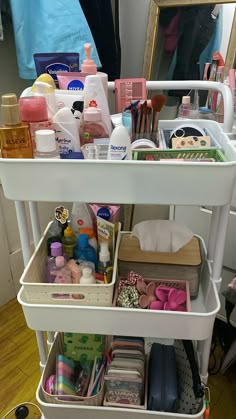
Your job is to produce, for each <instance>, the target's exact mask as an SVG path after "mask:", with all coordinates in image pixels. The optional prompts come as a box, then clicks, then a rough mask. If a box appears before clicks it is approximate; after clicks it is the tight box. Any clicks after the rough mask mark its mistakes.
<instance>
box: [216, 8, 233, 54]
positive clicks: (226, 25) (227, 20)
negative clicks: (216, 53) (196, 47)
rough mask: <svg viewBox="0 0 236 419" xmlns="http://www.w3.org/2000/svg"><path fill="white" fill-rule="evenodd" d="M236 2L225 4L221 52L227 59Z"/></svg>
mask: <svg viewBox="0 0 236 419" xmlns="http://www.w3.org/2000/svg"><path fill="white" fill-rule="evenodd" d="M235 6H236V3H230V4H223V27H222V40H221V46H220V52H221V55H222V56H223V58H224V59H225V57H226V54H227V48H228V42H229V37H230V32H231V27H232V23H233V18H234V10H235Z"/></svg>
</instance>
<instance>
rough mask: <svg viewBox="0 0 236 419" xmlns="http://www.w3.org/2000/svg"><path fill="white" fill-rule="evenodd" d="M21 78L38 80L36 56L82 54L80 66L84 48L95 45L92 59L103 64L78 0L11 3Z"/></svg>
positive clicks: (28, 0)
mask: <svg viewBox="0 0 236 419" xmlns="http://www.w3.org/2000/svg"><path fill="white" fill-rule="evenodd" d="M10 4H11V11H12V20H13V27H14V34H15V42H16V53H17V62H18V68H19V75H20V77H21V78H23V79H28V80H33V79H35V78H36V77H37V74H36V70H35V65H34V59H33V54H34V53H43V52H78V53H79V57H80V65H81V63H82V61H83V60H84V58H85V54H84V47H83V46H84V44H85V43H87V42H89V43H91V44H92V58H93V60H94V61H95V63H96V65H97V67H101V62H100V59H99V56H98V53H97V49H96V46H95V43H94V40H93V37H92V34H91V31H90V29H89V26H88V23H87V21H86V18H85V16H84V14H83V11H82V8H81V6H80V3H79V1H78V0H70V1H68V0H20V1H19V0H10Z"/></svg>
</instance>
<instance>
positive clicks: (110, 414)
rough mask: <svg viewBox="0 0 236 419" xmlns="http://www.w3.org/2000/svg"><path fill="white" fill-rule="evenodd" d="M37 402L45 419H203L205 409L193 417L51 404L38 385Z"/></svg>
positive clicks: (146, 411)
mask: <svg viewBox="0 0 236 419" xmlns="http://www.w3.org/2000/svg"><path fill="white" fill-rule="evenodd" d="M36 398H37V401H38V403H39V405H40V408H41V410H42V412H43V414H44V417H45V419H54V418H57V419H65V418H69V419H78V418H82V419H111V418H112V419H152V418H153V419H168V418H170V419H203V416H204V411H205V407H204V405H203V406H202V408H201V411H200V412H199V413H197V414H195V415H186V414H182V413H167V412H154V411H150V410H139V409H123V408H122V409H121V408H112V407H103V406H99V407H97V406H81V405H79V406H76V405H72V404H67V405H66V404H60V405H59V404H52V403H47V402H45V401H44V399H43V394H42V391H41V388H40V384H39V386H38V389H37V393H36Z"/></svg>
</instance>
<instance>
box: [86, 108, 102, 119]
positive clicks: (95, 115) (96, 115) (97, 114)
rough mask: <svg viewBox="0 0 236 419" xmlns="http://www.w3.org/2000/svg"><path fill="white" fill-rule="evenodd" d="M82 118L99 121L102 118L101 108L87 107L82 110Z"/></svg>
mask: <svg viewBox="0 0 236 419" xmlns="http://www.w3.org/2000/svg"><path fill="white" fill-rule="evenodd" d="M83 115H84V120H85V121H93V122H97V121H101V118H102V110H101V109H99V108H92V107H91V108H87V109H84V111H83Z"/></svg>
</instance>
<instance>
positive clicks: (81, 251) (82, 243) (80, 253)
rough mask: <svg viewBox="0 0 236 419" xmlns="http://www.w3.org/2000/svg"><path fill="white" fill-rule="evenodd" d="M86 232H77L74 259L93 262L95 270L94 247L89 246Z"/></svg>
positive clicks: (95, 256) (95, 257)
mask: <svg viewBox="0 0 236 419" xmlns="http://www.w3.org/2000/svg"><path fill="white" fill-rule="evenodd" d="M88 239H89V238H88V235H87V234H79V235H78V237H77V245H76V246H75V248H74V259H75V260H85V261H87V262H93V263H94V265H95V269H96V271H97V255H96V251H95V249H94V247H92V246H90V244H89V242H88Z"/></svg>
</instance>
